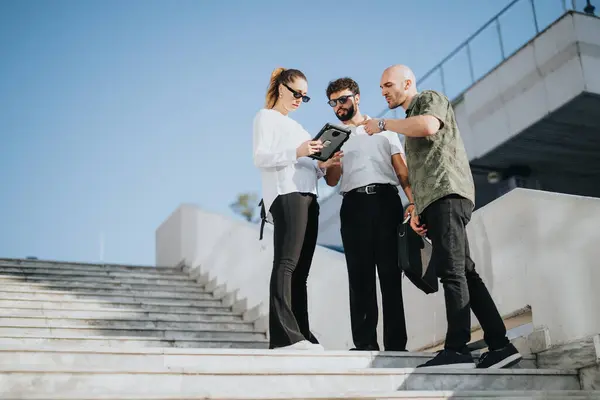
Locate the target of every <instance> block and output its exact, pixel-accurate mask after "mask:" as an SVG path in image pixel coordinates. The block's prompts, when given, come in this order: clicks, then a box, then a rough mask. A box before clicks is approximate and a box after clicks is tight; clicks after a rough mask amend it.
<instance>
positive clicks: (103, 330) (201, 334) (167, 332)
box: [0, 325, 265, 340]
mask: <svg viewBox="0 0 600 400" xmlns="http://www.w3.org/2000/svg"><path fill="white" fill-rule="evenodd" d="M88 335H89V336H104V337H107V338H112V337H115V336H117V337H118V336H137V337H151V338H164V339H167V340H179V339H187V340H195V339H209V338H220V339H233V340H236V339H248V340H251V339H253V340H261V339H264V338H265V334H264V333H261V332H252V331H245V332H244V331H232V330H222V329H218V327H216V326H215V327H214V328H213V329H212V330H202V331H200V330H195V329H171V328H162V329H161V328H139V329H136V328H129V327H127V326H119V327H114V328H109V327H102V326H99V327H95V326H63V327H56V328H55V327H41V326H37V327H35V326H20V325H11V326H0V336H3V337H8V336H12V337H28V336H32V337H37V336H59V337H72V338H77V337H81V336H88Z"/></svg>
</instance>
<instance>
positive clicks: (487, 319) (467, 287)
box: [420, 195, 509, 352]
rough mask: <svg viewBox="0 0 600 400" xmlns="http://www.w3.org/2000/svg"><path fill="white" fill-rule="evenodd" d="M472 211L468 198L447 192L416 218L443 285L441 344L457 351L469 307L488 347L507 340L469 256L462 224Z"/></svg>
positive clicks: (467, 334) (461, 348)
mask: <svg viewBox="0 0 600 400" xmlns="http://www.w3.org/2000/svg"><path fill="white" fill-rule="evenodd" d="M472 212H473V204H472V203H471V202H470V201H469V200H467V199H466V198H464V197H461V196H458V195H450V196H446V197H444V198H441V199H439V200H437V201H435V202H433V203H431V204H430V205H429V206H428V207H427V208H426V209H425V210H424V211H423V213H422V215H421V218H420V220H421V223H423V224H425V225H426V227H427V236H428V237H429V238H430V239H431V243H432V255H431V263H432V264H431V265H432V266H434V268H435V270H436V272H437V275H438V277H439V278H440V281H441V283H442V285H443V288H444V299H445V302H446V319H447V321H448V331H447V333H446V342H445V348H446V349H450V350H454V351H458V352H465V351H466V345H467V343H468V342H469V341H470V340H471V310H473V313H474V314H475V316H476V317H477V320H478V321H479V323H480V324H481V327H482V329H483V332H484V340H485V342H486V343H487V345H488V347H489V349H490V350H498V349H501V348H503V347H505V346H506V345H507V344H508V343H509V341H508V338H507V337H506V327H505V326H504V321H503V320H502V317H501V316H500V314H499V312H498V309H497V308H496V304H495V303H494V300H493V299H492V296H490V293H489V291H488V289H487V287H486V286H485V283H483V281H482V280H481V277H480V276H479V274H478V273H477V272H476V271H475V263H474V262H473V260H472V259H471V256H470V252H469V240H468V238H467V230H466V227H467V224H468V223H469V221H470V220H471V214H472Z"/></svg>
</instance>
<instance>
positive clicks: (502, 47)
mask: <svg viewBox="0 0 600 400" xmlns="http://www.w3.org/2000/svg"><path fill="white" fill-rule="evenodd" d="M496 30H497V31H498V41H499V42H500V54H501V55H502V61H504V59H505V58H506V56H505V55H504V43H503V42H502V30H500V20H499V19H498V18H496Z"/></svg>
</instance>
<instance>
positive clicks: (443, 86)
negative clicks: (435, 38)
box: [440, 64, 448, 96]
mask: <svg viewBox="0 0 600 400" xmlns="http://www.w3.org/2000/svg"><path fill="white" fill-rule="evenodd" d="M440 76H441V77H442V93H444V94H445V95H446V96H448V94H447V93H446V81H445V79H444V65H443V64H441V65H440Z"/></svg>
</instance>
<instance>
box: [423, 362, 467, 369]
mask: <svg viewBox="0 0 600 400" xmlns="http://www.w3.org/2000/svg"><path fill="white" fill-rule="evenodd" d="M421 368H461V369H474V368H475V363H460V364H444V365H433V366H427V367H421Z"/></svg>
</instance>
